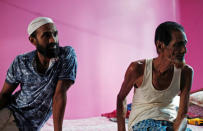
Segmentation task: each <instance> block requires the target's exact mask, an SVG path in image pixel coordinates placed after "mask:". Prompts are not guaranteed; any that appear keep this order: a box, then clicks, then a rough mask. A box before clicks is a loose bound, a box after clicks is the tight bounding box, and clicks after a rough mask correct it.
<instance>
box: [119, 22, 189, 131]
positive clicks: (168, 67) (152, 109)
mask: <svg viewBox="0 0 203 131" xmlns="http://www.w3.org/2000/svg"><path fill="white" fill-rule="evenodd" d="M186 43H187V38H186V34H185V32H184V28H183V27H182V26H181V25H179V24H178V23H175V22H170V21H168V22H164V23H162V24H160V25H159V26H158V27H157V29H156V32H155V45H156V49H157V53H158V57H156V58H153V59H146V60H138V61H135V62H132V63H131V64H130V66H129V67H128V69H127V71H126V74H125V78H124V82H123V84H122V87H121V90H120V92H119V94H118V96H117V120H118V131H125V111H124V110H125V109H124V106H123V102H124V99H125V97H126V96H127V95H128V93H129V92H130V90H131V89H132V87H134V96H133V102H132V108H131V113H130V117H129V123H128V129H129V130H130V131H178V130H180V131H185V130H190V129H186V126H187V122H186V121H185V117H186V113H187V109H188V98H189V93H190V88H191V84H192V79H193V69H192V67H190V66H189V65H187V64H185V60H184V55H185V53H186ZM178 94H180V103H179V110H178V111H176V107H175V105H173V103H172V101H173V98H174V97H175V96H177V95H178Z"/></svg>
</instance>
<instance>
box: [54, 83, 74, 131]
mask: <svg viewBox="0 0 203 131" xmlns="http://www.w3.org/2000/svg"><path fill="white" fill-rule="evenodd" d="M72 84H73V81H70V80H59V81H58V83H57V86H56V90H55V93H54V97H53V119H54V131H62V124H63V117H64V112H65V108H66V100H67V98H66V91H67V90H68V89H69V87H70V86H71V85H72Z"/></svg>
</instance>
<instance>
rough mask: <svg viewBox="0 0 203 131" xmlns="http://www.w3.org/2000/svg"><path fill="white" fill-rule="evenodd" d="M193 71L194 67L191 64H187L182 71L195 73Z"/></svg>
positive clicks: (187, 73)
mask: <svg viewBox="0 0 203 131" xmlns="http://www.w3.org/2000/svg"><path fill="white" fill-rule="evenodd" d="M193 72H194V71H193V68H192V67H191V66H190V65H187V64H186V65H185V66H184V67H183V69H182V73H183V74H184V75H193Z"/></svg>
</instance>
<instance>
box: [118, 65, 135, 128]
mask: <svg viewBox="0 0 203 131" xmlns="http://www.w3.org/2000/svg"><path fill="white" fill-rule="evenodd" d="M138 67H139V66H138V63H131V64H130V66H129V67H128V69H127V71H126V74H125V78H124V81H123V83H122V86H121V89H120V92H119V94H118V96H117V125H118V131H125V116H126V112H125V111H124V106H123V103H124V100H125V98H126V96H127V95H128V93H129V92H130V90H131V89H132V87H133V86H134V85H135V83H136V79H137V77H138V75H139V73H137V70H138Z"/></svg>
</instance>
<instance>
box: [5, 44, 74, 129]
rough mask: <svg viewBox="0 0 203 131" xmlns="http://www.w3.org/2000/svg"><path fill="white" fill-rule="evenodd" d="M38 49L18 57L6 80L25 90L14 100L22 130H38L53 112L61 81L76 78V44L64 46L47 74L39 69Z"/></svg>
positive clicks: (10, 105) (17, 93) (13, 98)
mask: <svg viewBox="0 0 203 131" xmlns="http://www.w3.org/2000/svg"><path fill="white" fill-rule="evenodd" d="M36 54H37V52H36V51H32V52H29V53H26V54H23V55H19V56H17V57H16V58H15V60H14V61H13V63H12V64H11V66H10V68H9V69H8V72H7V77H6V82H8V83H10V84H12V85H19V84H20V87H21V89H20V90H19V91H18V92H16V93H15V94H14V95H13V96H12V99H11V103H10V104H9V106H8V108H9V109H10V110H12V111H13V113H14V117H15V119H16V122H17V126H18V127H19V129H20V130H21V131H38V130H40V128H41V127H42V126H43V125H44V123H45V122H46V121H47V120H48V119H49V117H50V116H51V114H52V98H53V95H54V91H55V88H56V84H57V81H58V80H72V81H73V82H74V81H75V78H76V71H77V60H76V54H75V51H74V49H73V48H72V47H70V46H66V47H60V53H59V56H58V59H57V60H56V61H54V63H52V64H51V66H50V67H49V68H48V69H47V70H46V72H45V74H39V73H38V72H37V71H36V61H35V60H36V59H35V58H36Z"/></svg>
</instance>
